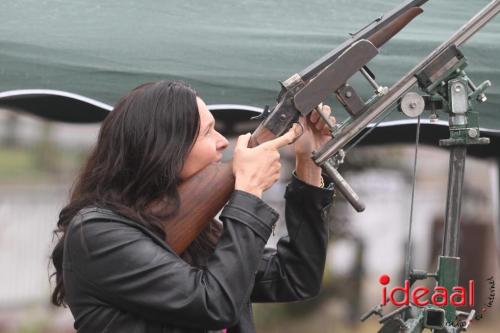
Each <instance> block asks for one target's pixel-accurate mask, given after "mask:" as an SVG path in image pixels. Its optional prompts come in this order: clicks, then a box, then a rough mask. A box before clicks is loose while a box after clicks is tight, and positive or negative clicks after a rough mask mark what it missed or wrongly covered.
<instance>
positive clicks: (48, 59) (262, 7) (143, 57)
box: [0, 0, 500, 129]
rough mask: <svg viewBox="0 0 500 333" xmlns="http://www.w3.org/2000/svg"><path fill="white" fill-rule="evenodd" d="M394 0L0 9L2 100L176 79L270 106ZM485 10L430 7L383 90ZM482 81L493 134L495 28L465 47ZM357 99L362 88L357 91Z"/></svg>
mask: <svg viewBox="0 0 500 333" xmlns="http://www.w3.org/2000/svg"><path fill="white" fill-rule="evenodd" d="M400 2H401V1H400V0H384V1H380V0H378V1H377V0H358V1H346V0H330V1H324V0H323V1H319V0H310V1H299V0H286V1H284V0H283V1H264V0H245V1H230V0H227V1H217V0H215V1H195V0H178V1H174V0H170V1H166V0H147V1H137V0H107V1H101V0H72V1H63V0H44V1H40V0H18V1H2V5H1V6H0V7H1V9H0V20H1V22H2V24H1V26H0V91H6V90H13V89H28V88H43V89H57V90H64V91H69V92H72V93H77V94H81V95H83V96H86V97H90V98H94V99H96V100H99V101H102V102H105V103H108V104H113V103H114V102H116V100H117V98H118V97H119V96H121V95H122V94H124V93H125V92H127V91H128V90H130V89H131V88H133V87H135V86H137V85H139V84H140V83H143V82H147V81H154V80H160V79H181V80H184V81H187V82H188V83H190V84H192V85H193V86H194V88H195V89H197V90H198V92H199V94H200V95H201V96H202V97H203V98H204V99H205V100H206V102H207V103H209V104H214V103H215V104H219V103H237V104H246V105H252V106H258V107H262V106H263V105H265V104H272V103H273V101H274V99H275V97H276V95H277V92H278V90H279V86H278V84H277V81H278V80H284V79H286V78H288V77H289V76H290V75H291V74H293V73H296V72H298V71H300V70H302V69H303V68H305V67H306V66H307V65H308V64H310V63H312V62H313V61H314V60H315V59H317V58H318V57H320V56H321V55H323V54H325V53H327V52H328V51H329V50H331V49H333V48H334V47H335V46H337V45H338V44H340V43H341V42H342V41H343V40H345V39H346V37H347V36H348V33H350V32H355V31H357V30H359V29H360V28H362V27H363V26H365V25H366V24H367V23H369V22H370V21H371V20H373V19H374V18H376V17H378V16H379V15H381V14H383V13H385V12H387V11H389V10H390V9H392V8H393V7H395V6H397V5H398V4H399V3H400ZM487 3H488V0H475V1H470V0H430V1H429V2H428V3H427V4H425V5H424V6H423V8H424V10H425V12H424V13H423V14H421V15H420V16H419V17H417V18H416V19H415V20H414V21H413V22H412V23H411V24H410V25H409V26H408V27H407V28H405V29H404V30H403V32H401V33H400V34H399V35H397V36H396V37H395V38H394V39H393V40H391V41H390V42H389V43H388V44H387V45H386V46H385V47H384V49H383V51H382V54H380V55H379V56H377V57H376V58H375V60H373V61H372V71H374V72H375V74H376V75H377V77H378V80H379V81H380V82H381V83H383V84H384V85H388V86H390V85H391V84H392V83H394V82H395V81H396V80H397V79H398V78H399V77H400V76H401V75H403V74H404V73H406V72H407V71H408V70H409V69H411V68H412V67H413V66H414V65H415V64H416V63H417V62H418V61H419V60H420V59H421V58H423V57H424V56H425V55H426V54H427V53H429V52H430V51H431V50H432V49H433V48H435V47H436V46H438V45H439V44H440V43H441V42H442V41H444V40H445V39H447V38H448V37H449V36H450V35H451V34H452V33H453V32H454V31H455V30H456V29H458V28H459V27H460V26H462V25H463V24H464V23H465V22H466V21H467V20H468V19H470V18H471V17H472V16H473V15H474V14H475V13H476V12H477V11H479V10H480V9H481V8H482V7H483V6H485V5H486V4H487ZM463 52H464V53H465V55H466V56H467V57H468V58H469V62H470V65H469V69H468V72H469V74H470V76H471V77H472V78H473V79H475V80H477V81H478V82H479V81H482V80H485V79H490V80H491V81H492V82H493V84H494V86H493V87H492V88H491V89H490V90H489V102H490V103H488V104H485V105H484V106H482V107H481V111H482V113H483V116H482V120H483V121H484V122H485V123H487V124H488V127H495V128H499V129H500V112H499V105H500V89H499V86H500V65H499V60H500V57H499V53H500V19H499V18H496V19H494V20H493V21H492V22H490V23H489V24H488V25H487V26H486V27H485V28H484V29H483V30H482V31H481V32H480V33H478V34H477V35H475V36H474V37H473V38H472V39H471V40H470V41H468V42H467V43H466V45H465V47H463ZM363 88H364V89H362V91H363V92H364V94H365V95H367V94H368V93H369V88H368V87H365V86H363Z"/></svg>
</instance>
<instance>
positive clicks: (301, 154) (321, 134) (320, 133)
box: [295, 105, 337, 159]
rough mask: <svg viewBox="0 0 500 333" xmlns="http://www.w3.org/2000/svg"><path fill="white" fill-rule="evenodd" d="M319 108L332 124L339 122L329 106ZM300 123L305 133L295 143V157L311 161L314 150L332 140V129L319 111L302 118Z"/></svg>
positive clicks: (315, 110)
mask: <svg viewBox="0 0 500 333" xmlns="http://www.w3.org/2000/svg"><path fill="white" fill-rule="evenodd" d="M318 108H320V110H321V113H323V114H324V115H325V116H327V117H330V121H331V123H332V124H335V123H336V122H337V121H336V119H335V117H334V116H332V115H331V112H332V110H331V109H330V107H329V106H328V105H321V107H318ZM299 122H300V123H301V124H302V127H303V128H304V133H303V134H302V136H301V137H300V138H299V139H298V140H297V141H296V142H295V155H296V157H297V158H300V159H305V158H309V159H310V158H311V154H312V152H313V151H314V150H316V149H318V148H319V147H321V145H322V144H324V143H325V142H326V141H328V140H329V139H331V138H332V136H331V133H330V129H329V127H328V125H327V124H326V123H325V121H324V120H323V118H322V117H321V116H320V115H319V113H318V110H317V109H314V110H313V111H312V112H311V113H310V114H309V115H308V116H307V117H300V119H299Z"/></svg>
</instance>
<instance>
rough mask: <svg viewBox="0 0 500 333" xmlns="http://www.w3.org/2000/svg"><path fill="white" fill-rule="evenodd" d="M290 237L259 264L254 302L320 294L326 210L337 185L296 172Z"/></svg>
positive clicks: (289, 202) (289, 193) (289, 199)
mask: <svg viewBox="0 0 500 333" xmlns="http://www.w3.org/2000/svg"><path fill="white" fill-rule="evenodd" d="M285 199H286V202H285V221H286V225H287V229H288V236H286V237H283V238H281V239H280V240H279V241H278V244H277V247H276V249H271V248H266V249H265V252H264V255H263V258H262V260H261V262H260V264H259V268H258V271H257V275H256V280H255V285H254V289H253V291H252V295H251V299H252V302H288V301H295V300H301V299H307V298H310V297H313V296H316V295H317V294H318V292H319V290H320V288H321V281H322V277H323V271H324V267H325V259H326V251H327V245H328V224H327V223H326V221H325V217H326V216H325V215H326V212H327V210H326V209H325V208H326V207H327V206H329V205H330V204H331V203H332V200H333V184H330V185H329V186H328V187H327V188H319V187H316V186H312V185H309V184H307V183H305V182H302V181H301V180H299V179H298V178H297V177H296V176H295V174H293V178H292V181H291V183H290V184H289V185H288V187H287V189H286V191H285Z"/></svg>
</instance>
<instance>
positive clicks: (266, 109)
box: [250, 105, 271, 120]
mask: <svg viewBox="0 0 500 333" xmlns="http://www.w3.org/2000/svg"><path fill="white" fill-rule="evenodd" d="M270 113H271V112H270V111H269V105H266V106H264V110H263V111H262V113H261V114H259V115H258V116H255V117H252V118H250V120H262V119H265V118H267V116H268V115H269V114H270Z"/></svg>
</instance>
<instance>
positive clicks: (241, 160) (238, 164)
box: [233, 124, 300, 198]
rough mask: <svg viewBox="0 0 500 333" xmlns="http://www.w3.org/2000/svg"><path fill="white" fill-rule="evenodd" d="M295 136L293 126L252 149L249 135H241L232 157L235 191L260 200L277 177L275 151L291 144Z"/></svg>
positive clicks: (295, 127) (295, 126) (295, 132)
mask: <svg viewBox="0 0 500 333" xmlns="http://www.w3.org/2000/svg"><path fill="white" fill-rule="evenodd" d="M298 135H300V126H299V125H297V124H294V125H293V127H292V128H291V129H290V130H289V131H288V132H287V133H286V134H284V135H282V136H280V137H278V138H276V139H274V140H270V141H267V142H264V143H263V144H261V145H259V146H257V147H254V148H248V141H249V140H250V136H251V135H250V134H249V133H248V134H245V135H240V136H239V138H238V141H237V143H236V147H235V149H234V157H233V173H234V177H235V178H236V183H235V187H234V188H235V189H236V190H240V191H245V192H249V193H251V194H253V195H255V196H257V197H259V198H261V197H262V192H264V191H265V190H267V189H268V188H269V187H271V186H272V185H273V184H274V183H275V182H276V181H277V180H278V178H279V175H280V169H281V163H280V153H279V151H278V149H279V148H281V147H283V146H286V145H288V144H290V143H292V142H293V141H294V140H295V139H296V138H297V136H298Z"/></svg>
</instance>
